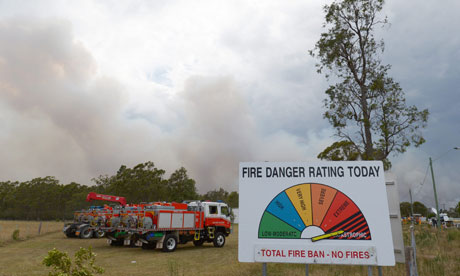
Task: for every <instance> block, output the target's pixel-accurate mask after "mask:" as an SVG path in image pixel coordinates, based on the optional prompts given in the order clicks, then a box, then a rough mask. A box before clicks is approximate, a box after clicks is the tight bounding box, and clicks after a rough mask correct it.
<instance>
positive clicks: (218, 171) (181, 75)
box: [0, 0, 460, 208]
mask: <svg viewBox="0 0 460 276" xmlns="http://www.w3.org/2000/svg"><path fill="white" fill-rule="evenodd" d="M328 3H330V1H300V0H291V1H281V0H265V1H247V0H241V1H239V0H235V1H220V0H197V1H187V0H183V1H180V0H178V1H175V0H172V1H141V0H130V1H89V0H82V1H71V0H69V1H65V0H62V1H46V0H40V1H21V0H18V1H3V0H0V156H1V158H0V181H7V180H11V181H16V180H17V181H26V180H30V179H32V178H35V177H44V176H48V175H50V176H55V177H56V178H57V179H59V180H60V182H61V183H63V184H66V183H70V182H72V181H75V182H78V183H81V184H85V185H92V184H94V182H92V180H91V179H92V178H95V177H98V176H99V175H113V174H115V173H116V171H117V170H118V168H119V167H120V166H121V165H127V166H130V167H131V166H134V165H136V164H139V163H143V162H146V161H153V162H154V163H155V166H156V167H158V168H161V169H165V170H166V171H167V175H169V174H171V173H172V172H173V171H174V170H176V169H178V168H180V167H182V166H183V167H185V168H186V169H187V171H188V173H189V176H190V177H192V178H193V179H195V180H196V182H197V184H196V185H197V188H198V191H199V192H201V193H205V192H207V191H209V190H214V189H219V188H221V187H222V188H224V189H226V190H228V191H237V190H238V163H239V162H242V161H316V160H317V159H316V156H317V155H318V153H319V152H321V151H322V150H323V149H324V148H325V147H327V146H328V145H330V144H332V143H333V142H334V141H335V140H334V139H335V138H334V136H333V134H334V131H333V129H332V128H331V126H330V125H329V123H328V122H327V121H326V120H325V119H323V113H324V111H325V109H324V107H323V103H322V101H323V99H324V98H325V94H324V91H325V90H326V89H327V87H328V85H330V84H332V83H328V82H327V81H326V80H325V78H324V76H323V75H319V74H318V73H317V72H316V68H315V64H316V63H317V60H315V59H314V58H312V57H311V56H309V55H308V50H311V49H313V48H314V44H315V42H316V41H317V40H318V39H319V36H320V34H321V32H322V31H324V29H322V24H323V21H324V14H323V11H322V7H323V6H324V5H325V4H328ZM458 10H460V2H459V1H455V0H450V1H449V0H447V1H442V3H441V2H436V1H422V2H420V1H415V0H407V1H397V0H389V1H387V2H386V4H385V7H384V10H383V12H382V15H386V16H388V20H389V22H390V23H391V24H390V25H388V26H386V27H385V28H378V29H377V30H376V36H377V38H379V39H380V38H381V39H383V40H384V41H385V52H384V54H383V55H382V60H383V63H384V64H391V65H392V68H391V70H390V72H389V74H390V76H392V77H393V78H394V79H395V81H397V82H399V83H400V85H401V87H402V88H403V90H404V91H405V93H406V99H407V103H408V104H409V105H416V106H417V107H418V108H419V109H425V108H428V109H429V111H430V117H429V122H428V126H427V128H426V129H424V130H423V132H422V133H423V135H424V137H425V138H426V140H427V142H426V143H425V144H423V145H422V146H421V147H419V148H410V149H408V151H407V152H406V153H404V154H402V155H398V156H391V157H390V160H391V161H392V163H393V168H392V169H391V172H390V173H391V174H392V175H393V176H394V177H395V178H396V181H397V185H398V188H399V194H400V199H401V201H407V200H409V193H408V191H409V188H411V189H412V191H413V196H414V200H416V201H421V202H423V203H425V204H426V205H427V206H434V197H433V186H432V181H431V174H430V172H429V170H428V164H429V157H432V159H433V160H434V162H433V169H434V175H435V179H436V187H437V191H438V198H439V203H440V207H441V208H449V207H453V206H454V205H456V204H457V203H458V202H459V201H460V169H459V165H460V150H453V148H454V147H460V91H459V87H460V78H459V76H460V36H458V35H456V34H457V33H458V28H459V27H460V18H459V17H458V16H457V13H458V12H457V11H458Z"/></svg>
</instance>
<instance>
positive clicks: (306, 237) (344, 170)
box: [238, 161, 394, 265]
mask: <svg viewBox="0 0 460 276" xmlns="http://www.w3.org/2000/svg"><path fill="white" fill-rule="evenodd" d="M383 174H384V172H383V166H382V163H381V162H377V161H360V162H315V163H291V162H283V163H274V162H252V163H249V162H248V163H240V167H239V181H240V187H239V192H240V224H239V254H238V256H239V260H240V261H242V262H255V261H256V262H292V263H330V264H369V265H394V253H393V246H392V237H391V230H390V221H389V215H388V205H387V199H386V190H385V181H384V175H383Z"/></svg>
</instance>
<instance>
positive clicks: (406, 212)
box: [399, 202, 411, 217]
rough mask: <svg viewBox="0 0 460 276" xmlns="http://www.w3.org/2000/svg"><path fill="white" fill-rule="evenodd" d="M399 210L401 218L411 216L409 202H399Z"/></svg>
mask: <svg viewBox="0 0 460 276" xmlns="http://www.w3.org/2000/svg"><path fill="white" fill-rule="evenodd" d="M399 209H400V210H401V217H410V216H411V208H410V203H409V202H401V203H400V204H399Z"/></svg>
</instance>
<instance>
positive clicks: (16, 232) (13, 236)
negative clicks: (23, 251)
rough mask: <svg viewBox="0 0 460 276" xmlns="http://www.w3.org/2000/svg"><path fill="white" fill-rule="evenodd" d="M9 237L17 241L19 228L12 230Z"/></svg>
mask: <svg viewBox="0 0 460 276" xmlns="http://www.w3.org/2000/svg"><path fill="white" fill-rule="evenodd" d="M11 237H12V238H13V240H15V241H19V240H20V238H19V229H16V230H14V231H13V235H11Z"/></svg>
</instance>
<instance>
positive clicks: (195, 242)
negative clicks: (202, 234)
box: [193, 239, 204, 246]
mask: <svg viewBox="0 0 460 276" xmlns="http://www.w3.org/2000/svg"><path fill="white" fill-rule="evenodd" d="M203 243H204V240H203V239H200V240H197V241H196V240H193V244H194V245H195V246H202V245H203Z"/></svg>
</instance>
